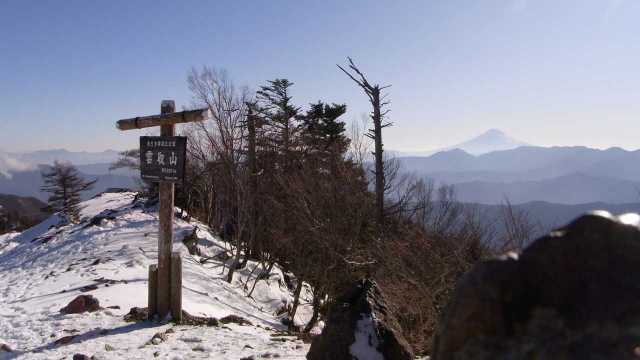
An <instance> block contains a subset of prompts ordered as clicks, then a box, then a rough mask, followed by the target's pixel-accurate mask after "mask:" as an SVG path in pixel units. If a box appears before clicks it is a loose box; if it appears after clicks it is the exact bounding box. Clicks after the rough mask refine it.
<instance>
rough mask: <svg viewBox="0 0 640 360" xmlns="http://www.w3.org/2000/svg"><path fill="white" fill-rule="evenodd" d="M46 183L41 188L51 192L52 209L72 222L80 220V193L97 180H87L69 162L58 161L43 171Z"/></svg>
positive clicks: (49, 202)
mask: <svg viewBox="0 0 640 360" xmlns="http://www.w3.org/2000/svg"><path fill="white" fill-rule="evenodd" d="M42 181H43V182H44V185H43V186H42V187H41V188H40V189H41V190H42V191H44V192H47V193H49V194H50V195H49V199H48V200H47V203H48V204H49V207H50V208H51V210H53V211H56V212H60V213H62V214H63V215H65V216H66V217H67V219H68V220H69V221H70V222H74V223H75V222H78V221H79V220H80V210H82V208H81V207H80V201H81V198H80V193H81V192H83V191H87V190H90V189H91V188H92V187H93V185H94V184H95V183H96V181H97V180H92V181H86V180H85V179H83V178H82V176H81V175H80V173H78V170H77V169H76V168H75V167H74V166H73V165H71V164H69V163H62V162H58V161H56V162H55V163H54V164H53V167H51V169H49V170H48V171H44V172H43V173H42Z"/></svg>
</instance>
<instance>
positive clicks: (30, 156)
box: [8, 149, 119, 166]
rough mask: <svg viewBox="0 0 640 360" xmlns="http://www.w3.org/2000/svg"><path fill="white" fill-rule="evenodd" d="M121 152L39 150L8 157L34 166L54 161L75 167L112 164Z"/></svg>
mask: <svg viewBox="0 0 640 360" xmlns="http://www.w3.org/2000/svg"><path fill="white" fill-rule="evenodd" d="M118 154H119V152H118V151H116V150H105V151H100V152H87V151H79V152H74V151H68V150H65V149H53V150H38V151H32V152H26V153H9V154H8V155H9V156H11V157H13V158H15V159H19V160H21V161H23V162H28V163H31V164H34V165H41V164H44V165H47V164H53V162H54V161H56V160H58V161H68V162H70V163H72V164H74V165H76V166H77V165H88V164H99V163H111V162H114V161H115V160H117V159H118Z"/></svg>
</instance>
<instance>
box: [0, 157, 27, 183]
mask: <svg viewBox="0 0 640 360" xmlns="http://www.w3.org/2000/svg"><path fill="white" fill-rule="evenodd" d="M31 169H34V166H33V164H30V163H28V162H25V161H23V160H20V159H17V158H15V157H13V156H11V155H9V154H7V153H1V152H0V175H4V176H6V177H8V178H11V173H13V172H16V171H26V170H31Z"/></svg>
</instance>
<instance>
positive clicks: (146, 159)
mask: <svg viewBox="0 0 640 360" xmlns="http://www.w3.org/2000/svg"><path fill="white" fill-rule="evenodd" d="M186 152H187V138H186V137H184V136H141V137H140V176H141V177H142V180H147V181H153V182H159V181H169V182H182V181H183V180H184V167H185V163H186Z"/></svg>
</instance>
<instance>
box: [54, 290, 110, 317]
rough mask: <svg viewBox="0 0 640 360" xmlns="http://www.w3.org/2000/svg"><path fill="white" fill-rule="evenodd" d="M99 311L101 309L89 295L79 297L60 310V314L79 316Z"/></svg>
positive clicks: (98, 303) (97, 302)
mask: <svg viewBox="0 0 640 360" xmlns="http://www.w3.org/2000/svg"><path fill="white" fill-rule="evenodd" d="M81 291H82V289H81ZM100 309H101V307H100V302H99V301H98V299H96V298H94V297H93V296H91V295H79V296H78V297H76V298H75V299H73V300H72V301H71V302H70V303H69V304H68V305H67V306H65V307H63V308H62V309H60V312H61V313H63V314H80V313H83V312H94V311H98V310H100Z"/></svg>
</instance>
